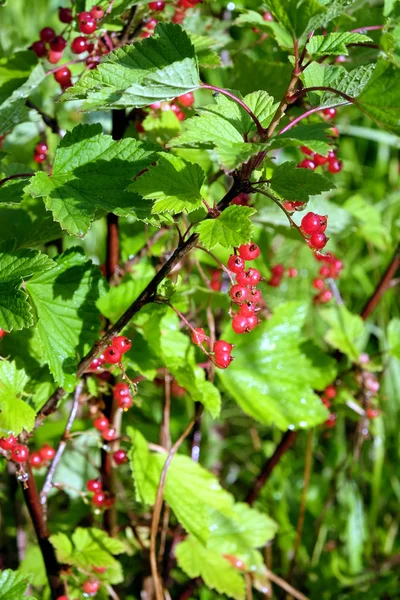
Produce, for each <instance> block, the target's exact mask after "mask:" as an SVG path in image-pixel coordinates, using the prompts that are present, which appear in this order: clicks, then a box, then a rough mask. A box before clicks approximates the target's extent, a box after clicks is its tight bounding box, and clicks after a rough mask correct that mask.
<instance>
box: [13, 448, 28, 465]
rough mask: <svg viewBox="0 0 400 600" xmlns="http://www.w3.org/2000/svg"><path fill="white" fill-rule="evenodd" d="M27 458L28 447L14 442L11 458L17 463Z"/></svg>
mask: <svg viewBox="0 0 400 600" xmlns="http://www.w3.org/2000/svg"><path fill="white" fill-rule="evenodd" d="M28 458H29V449H28V447H27V446H24V444H15V446H14V447H13V448H12V450H11V459H12V460H14V461H15V462H17V463H24V462H26V461H27V460H28Z"/></svg>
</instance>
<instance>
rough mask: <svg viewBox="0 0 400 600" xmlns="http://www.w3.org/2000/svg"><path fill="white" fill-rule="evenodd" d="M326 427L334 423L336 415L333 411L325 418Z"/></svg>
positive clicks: (332, 425)
mask: <svg viewBox="0 0 400 600" xmlns="http://www.w3.org/2000/svg"><path fill="white" fill-rule="evenodd" d="M325 425H326V427H335V425H336V415H335V413H331V414H330V415H329V417H328V418H327V420H326V421H325Z"/></svg>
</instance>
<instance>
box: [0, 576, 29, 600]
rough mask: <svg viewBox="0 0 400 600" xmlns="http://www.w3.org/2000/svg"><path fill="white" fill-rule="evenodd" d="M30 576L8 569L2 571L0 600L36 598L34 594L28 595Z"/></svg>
mask: <svg viewBox="0 0 400 600" xmlns="http://www.w3.org/2000/svg"><path fill="white" fill-rule="evenodd" d="M30 579H31V578H30V577H29V576H27V575H23V574H22V573H18V572H17V571H11V569H6V570H5V571H2V572H1V573H0V600H35V598H34V597H33V596H27V595H26V591H27V588H28V585H29V583H30Z"/></svg>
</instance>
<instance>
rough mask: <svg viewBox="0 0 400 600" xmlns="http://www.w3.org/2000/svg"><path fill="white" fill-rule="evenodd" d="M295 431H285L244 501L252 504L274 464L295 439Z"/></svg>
mask: <svg viewBox="0 0 400 600" xmlns="http://www.w3.org/2000/svg"><path fill="white" fill-rule="evenodd" d="M297 434H298V432H297V431H290V430H288V431H286V432H285V433H284V434H283V436H282V438H281V441H280V442H279V444H278V445H277V447H276V448H275V451H274V453H273V455H272V456H271V457H270V458H269V459H268V460H267V461H266V462H265V464H264V466H263V468H262V469H261V472H260V473H259V475H258V476H257V478H256V480H255V481H254V483H253V485H252V486H251V489H250V491H249V493H248V494H247V496H246V499H245V502H247V503H248V504H250V505H252V504H253V502H255V500H257V498H258V496H259V495H260V493H261V490H262V489H263V487H264V485H265V484H266V483H267V481H268V479H269V478H270V476H271V474H272V471H273V470H274V469H275V467H276V465H277V464H278V463H279V461H280V460H281V458H282V456H283V455H284V454H285V453H286V452H287V451H288V450H289V448H290V447H291V446H292V445H293V443H294V441H295V439H296V438H297Z"/></svg>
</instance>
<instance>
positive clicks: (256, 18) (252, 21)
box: [235, 10, 293, 48]
mask: <svg viewBox="0 0 400 600" xmlns="http://www.w3.org/2000/svg"><path fill="white" fill-rule="evenodd" d="M235 25H236V26H238V27H240V26H242V25H248V26H250V27H252V28H253V27H256V28H257V29H259V30H261V31H264V32H265V33H268V34H271V33H272V35H273V36H274V37H275V40H276V42H277V44H279V46H281V47H282V48H292V46H293V37H292V36H291V35H290V33H289V32H288V30H287V29H286V28H285V27H283V26H282V25H281V24H280V23H278V22H277V21H264V19H263V17H262V15H261V14H260V13H258V12H255V11H254V10H246V11H245V12H243V13H242V14H240V15H239V16H238V18H237V19H236V21H235Z"/></svg>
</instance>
